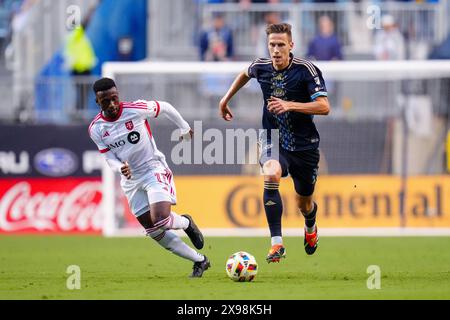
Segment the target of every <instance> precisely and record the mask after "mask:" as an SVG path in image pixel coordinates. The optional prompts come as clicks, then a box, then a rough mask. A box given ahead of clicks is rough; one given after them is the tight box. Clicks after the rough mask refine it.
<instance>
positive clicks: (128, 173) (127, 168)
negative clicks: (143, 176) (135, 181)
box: [120, 161, 131, 180]
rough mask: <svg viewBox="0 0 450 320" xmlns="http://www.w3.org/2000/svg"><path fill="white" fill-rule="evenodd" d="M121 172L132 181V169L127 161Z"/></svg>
mask: <svg viewBox="0 0 450 320" xmlns="http://www.w3.org/2000/svg"><path fill="white" fill-rule="evenodd" d="M120 171H121V172H122V174H123V175H124V176H125V177H126V178H127V179H128V180H130V179H131V169H130V165H129V164H128V162H127V161H125V162H124V166H123V167H122V168H121V169H120Z"/></svg>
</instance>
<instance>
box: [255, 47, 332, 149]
mask: <svg viewBox="0 0 450 320" xmlns="http://www.w3.org/2000/svg"><path fill="white" fill-rule="evenodd" d="M247 75H248V76H249V77H250V78H256V79H257V80H258V82H259V84H260V85H261V89H262V92H263V95H264V108H263V109H264V111H263V128H264V129H266V130H273V129H279V130H280V146H281V148H283V149H285V150H287V151H303V150H311V149H316V148H318V147H319V142H320V136H319V133H318V132H317V129H316V126H315V124H314V121H313V120H314V116H311V115H306V114H303V113H299V112H287V113H285V114H282V115H279V116H277V115H275V114H273V113H271V112H269V110H268V108H267V105H268V100H269V98H270V97H276V98H279V99H282V100H284V101H294V102H303V103H307V102H312V101H314V100H315V99H317V98H318V97H326V96H328V94H327V89H326V86H325V81H324V80H323V77H322V72H321V71H320V70H319V69H318V68H317V67H316V66H315V65H314V64H312V63H311V62H309V61H307V60H302V59H298V58H294V56H293V55H292V54H291V63H290V65H289V66H288V67H287V68H286V69H284V70H280V71H277V70H275V69H274V67H273V65H272V61H271V60H270V59H264V58H262V59H257V60H255V61H254V62H253V63H252V65H251V66H250V67H249V68H248V74H247Z"/></svg>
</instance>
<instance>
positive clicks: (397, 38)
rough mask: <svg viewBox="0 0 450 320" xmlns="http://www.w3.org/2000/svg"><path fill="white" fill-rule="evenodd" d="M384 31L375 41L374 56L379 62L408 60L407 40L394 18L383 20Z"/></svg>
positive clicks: (381, 31)
mask: <svg viewBox="0 0 450 320" xmlns="http://www.w3.org/2000/svg"><path fill="white" fill-rule="evenodd" d="M381 26H382V29H381V30H379V31H378V32H377V34H376V35H375V39H374V54H375V58H376V59H377V60H404V59H405V58H406V52H405V39H404V37H403V35H402V33H401V32H400V30H399V29H398V27H397V24H396V23H395V20H394V17H393V16H391V15H384V16H383V17H382V18H381Z"/></svg>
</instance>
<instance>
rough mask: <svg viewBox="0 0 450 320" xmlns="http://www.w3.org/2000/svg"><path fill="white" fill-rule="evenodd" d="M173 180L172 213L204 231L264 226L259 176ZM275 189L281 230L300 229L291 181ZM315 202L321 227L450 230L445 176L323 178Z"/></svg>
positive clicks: (449, 182) (449, 200) (449, 179)
mask: <svg viewBox="0 0 450 320" xmlns="http://www.w3.org/2000/svg"><path fill="white" fill-rule="evenodd" d="M175 182H176V186H177V195H178V205H177V207H176V208H175V210H176V211H177V212H180V213H183V212H190V213H192V214H193V215H195V217H196V220H197V221H198V224H199V225H200V226H201V227H203V228H236V227H242V228H265V227H266V226H267V223H266V217H265V213H264V206H263V201H262V196H263V180H262V177H239V176H232V177H230V176H228V177H226V176H224V177H217V176H216V177H178V178H176V179H175ZM402 190H405V192H406V193H405V195H406V196H405V197H404V196H403V192H402ZM280 191H281V194H282V197H283V201H284V212H283V226H284V228H302V227H303V223H304V219H303V217H302V216H301V214H300V213H299V211H298V209H297V205H296V195H295V191H294V186H293V184H292V182H291V180H290V179H284V180H283V181H282V183H281V187H280ZM402 199H405V201H404V202H403V203H404V205H402ZM315 200H316V202H317V204H318V206H319V211H318V216H319V218H318V219H319V223H320V226H321V227H329V228H352V227H354V228H356V227H358V228H361V227H400V226H405V227H450V176H427V177H410V178H409V179H408V181H407V183H406V184H405V185H402V179H401V178H399V177H393V176H323V177H321V178H320V179H319V182H318V184H317V187H316V192H315ZM403 206H404V209H403V210H402V207H403ZM402 212H403V214H402ZM402 217H403V218H402Z"/></svg>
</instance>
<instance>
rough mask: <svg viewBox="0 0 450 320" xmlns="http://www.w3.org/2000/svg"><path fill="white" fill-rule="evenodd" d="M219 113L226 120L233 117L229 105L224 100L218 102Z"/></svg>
mask: <svg viewBox="0 0 450 320" xmlns="http://www.w3.org/2000/svg"><path fill="white" fill-rule="evenodd" d="M219 109H220V115H221V116H222V118H223V119H224V120H226V121H231V120H232V119H233V114H232V113H231V110H230V107H229V106H228V102H227V101H226V100H223V99H222V100H221V101H220V104H219Z"/></svg>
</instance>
